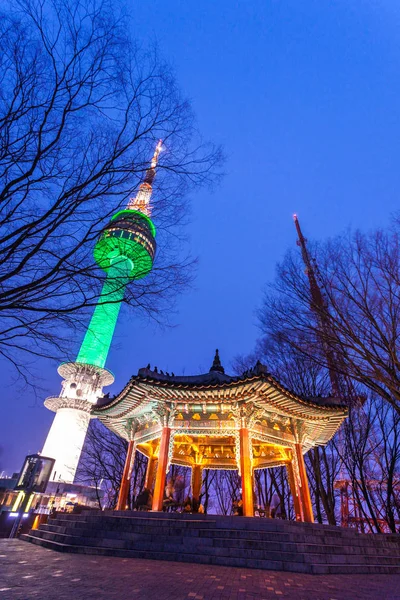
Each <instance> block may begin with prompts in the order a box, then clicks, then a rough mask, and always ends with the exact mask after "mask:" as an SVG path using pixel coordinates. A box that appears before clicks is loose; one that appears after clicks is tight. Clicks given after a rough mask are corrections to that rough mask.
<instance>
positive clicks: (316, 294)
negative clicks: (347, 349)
mask: <svg viewBox="0 0 400 600" xmlns="http://www.w3.org/2000/svg"><path fill="white" fill-rule="evenodd" d="M293 220H294V224H295V226H296V231H297V236H298V240H297V245H298V246H300V249H301V255H302V257H303V262H304V264H305V267H306V268H305V273H306V275H307V277H308V281H309V283H310V292H311V299H312V302H311V303H310V307H311V310H312V311H313V312H314V314H315V315H316V317H317V319H318V322H319V326H320V333H319V338H320V341H321V344H322V347H323V350H324V354H325V357H326V362H327V366H328V372H329V379H330V382H331V386H332V392H333V395H334V396H335V397H339V398H340V397H342V396H343V393H342V392H343V391H342V390H341V387H342V386H341V385H340V378H339V374H338V372H337V368H336V364H337V361H336V358H335V355H334V353H333V351H332V350H331V348H330V347H329V344H328V342H327V340H328V339H332V338H333V334H332V328H331V324H330V323H329V320H328V317H327V309H328V306H327V303H326V301H325V298H324V296H323V294H322V292H321V288H320V287H319V285H318V281H317V277H316V273H315V268H314V266H313V263H312V260H311V257H310V254H309V252H308V249H307V239H306V238H305V237H304V235H303V232H302V231H301V227H300V223H299V219H298V216H297V215H296V214H295V215H293Z"/></svg>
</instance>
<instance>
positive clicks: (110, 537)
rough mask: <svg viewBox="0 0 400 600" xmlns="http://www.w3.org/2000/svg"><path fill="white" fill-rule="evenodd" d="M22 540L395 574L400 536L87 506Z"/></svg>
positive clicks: (127, 554) (103, 551)
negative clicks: (96, 508)
mask: <svg viewBox="0 0 400 600" xmlns="http://www.w3.org/2000/svg"><path fill="white" fill-rule="evenodd" d="M21 539H23V540H26V541H28V542H31V543H34V544H39V545H40V546H44V547H45V548H51V549H53V550H58V551H61V552H75V553H81V554H96V555H103V556H119V557H124V558H149V559H156V560H171V561H180V562H194V563H203V564H212V565H225V566H233V567H247V568H256V569H272V570H277V571H293V572H299V573H313V574H327V573H358V574H359V573H366V574H375V573H400V535H396V534H391V535H363V534H358V533H356V532H355V531H353V530H351V529H343V528H340V527H331V526H326V525H317V524H310V523H294V522H289V521H280V520H272V519H256V518H254V519H251V518H245V517H221V516H217V515H179V514H163V513H142V512H129V511H124V512H122V511H121V512H118V511H105V512H101V511H94V512H93V511H91V512H89V511H88V512H86V513H82V514H81V515H74V514H61V513H60V514H58V515H57V516H56V517H55V518H53V519H51V520H50V521H49V522H48V523H47V524H45V525H41V526H40V528H39V529H37V530H32V531H30V533H29V534H25V535H22V536H21Z"/></svg>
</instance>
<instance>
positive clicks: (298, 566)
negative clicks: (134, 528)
mask: <svg viewBox="0 0 400 600" xmlns="http://www.w3.org/2000/svg"><path fill="white" fill-rule="evenodd" d="M21 539H24V540H26V541H30V542H31V543H35V544H38V545H41V546H43V547H45V548H49V549H53V550H54V549H56V550H58V551H61V552H74V553H80V554H92V555H97V556H119V557H123V558H145V559H153V560H169V561H177V562H189V563H190V562H195V563H201V564H212V565H224V566H235V567H242V568H243V567H244V568H257V569H267V570H276V571H290V572H297V573H313V574H319V575H323V574H343V573H348V574H353V573H363V574H382V573H385V574H386V573H387V574H396V573H400V566H394V565H365V564H352V565H346V564H341V565H332V564H326V563H325V564H318V565H311V564H307V563H302V562H290V561H286V562H285V561H279V560H272V561H271V560H262V559H246V558H243V557H240V558H235V557H226V556H205V555H198V554H190V553H186V554H182V553H171V552H160V551H158V552H149V551H147V552H146V551H143V550H140V551H139V550H123V549H112V548H96V547H90V546H71V545H67V544H62V543H57V542H49V541H47V540H43V539H40V538H36V537H34V536H32V535H30V534H27V535H23V536H21Z"/></svg>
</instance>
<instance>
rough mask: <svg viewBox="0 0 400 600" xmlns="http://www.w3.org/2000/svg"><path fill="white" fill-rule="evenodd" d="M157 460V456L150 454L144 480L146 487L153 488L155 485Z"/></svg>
mask: <svg viewBox="0 0 400 600" xmlns="http://www.w3.org/2000/svg"><path fill="white" fill-rule="evenodd" d="M156 461H157V459H156V457H155V456H149V458H148V461H147V469H146V477H145V480H144V487H145V488H148V489H149V490H151V489H152V487H153V480H154V469H155V466H156Z"/></svg>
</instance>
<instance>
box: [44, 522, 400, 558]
mask: <svg viewBox="0 0 400 600" xmlns="http://www.w3.org/2000/svg"><path fill="white" fill-rule="evenodd" d="M35 534H36V536H37V537H39V538H41V539H44V540H47V541H51V542H58V543H62V544H65V545H68V544H69V545H72V546H90V547H96V548H114V549H117V548H118V549H123V550H138V551H146V552H147V551H148V552H157V551H161V552H169V553H174V554H175V553H184V554H186V553H193V552H194V551H195V552H196V554H197V555H200V554H206V555H207V556H226V557H235V558H236V557H243V558H246V559H262V560H280V561H284V562H308V563H310V564H318V563H328V564H371V565H374V564H382V565H398V564H400V557H393V556H388V555H377V554H362V555H359V554H343V553H342V554H332V555H330V554H323V555H321V554H320V553H316V552H315V551H314V553H311V552H306V553H304V552H299V551H298V550H297V549H296V548H295V547H294V548H292V551H284V550H282V549H279V550H272V549H270V548H260V547H258V548H248V547H246V546H241V547H237V546H232V545H215V544H212V545H207V546H204V545H199V544H197V543H196V544H194V543H193V540H187V539H185V538H183V539H182V540H180V541H179V542H176V541H174V540H167V541H163V542H161V541H158V542H156V541H150V540H148V541H139V542H138V541H136V540H129V539H110V538H90V537H81V536H76V535H70V534H60V533H54V532H51V531H45V530H42V529H41V530H38V531H36V532H35ZM314 550H315V549H314Z"/></svg>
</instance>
